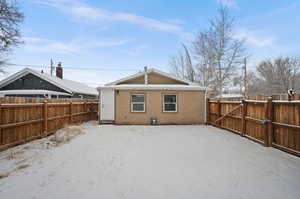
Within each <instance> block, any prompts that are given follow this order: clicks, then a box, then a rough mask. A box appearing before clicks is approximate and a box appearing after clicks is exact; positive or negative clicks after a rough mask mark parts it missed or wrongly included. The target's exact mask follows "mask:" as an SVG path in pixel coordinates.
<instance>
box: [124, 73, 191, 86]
mask: <svg viewBox="0 0 300 199" xmlns="http://www.w3.org/2000/svg"><path fill="white" fill-rule="evenodd" d="M144 83H145V78H144V75H142V76H140V77H137V78H134V79H130V80H127V81H124V82H121V83H119V84H144ZM148 84H183V85H187V84H186V83H183V82H181V81H177V80H174V79H171V78H168V77H165V76H162V75H160V74H157V73H154V72H151V73H149V74H148Z"/></svg>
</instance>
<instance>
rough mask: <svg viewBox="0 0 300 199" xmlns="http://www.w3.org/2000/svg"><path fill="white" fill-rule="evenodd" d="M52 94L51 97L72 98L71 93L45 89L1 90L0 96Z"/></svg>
mask: <svg viewBox="0 0 300 199" xmlns="http://www.w3.org/2000/svg"><path fill="white" fill-rule="evenodd" d="M18 92H21V93H18ZM3 93H4V94H37V93H38V94H50V95H67V96H72V95H71V94H70V93H64V92H59V91H51V90H44V89H17V90H1V91H0V94H3Z"/></svg>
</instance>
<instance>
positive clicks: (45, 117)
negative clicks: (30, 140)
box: [43, 100, 48, 135]
mask: <svg viewBox="0 0 300 199" xmlns="http://www.w3.org/2000/svg"><path fill="white" fill-rule="evenodd" d="M47 103H48V102H47V100H45V101H44V104H43V115H44V116H43V119H44V125H43V126H44V129H43V134H44V135H47V132H48V105H47Z"/></svg>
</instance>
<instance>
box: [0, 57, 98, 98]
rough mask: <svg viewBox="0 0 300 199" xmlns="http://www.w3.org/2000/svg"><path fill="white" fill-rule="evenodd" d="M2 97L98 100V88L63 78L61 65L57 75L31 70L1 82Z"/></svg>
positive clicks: (28, 69) (25, 69)
mask: <svg viewBox="0 0 300 199" xmlns="http://www.w3.org/2000/svg"><path fill="white" fill-rule="evenodd" d="M0 97H38V98H83V99H97V97H98V92H97V89H96V88H92V87H90V86H87V85H85V84H83V83H81V82H77V81H72V80H68V79H65V78H63V68H62V66H61V63H59V64H58V66H57V67H56V75H51V74H47V73H45V72H43V71H41V72H39V71H36V70H32V69H30V68H24V69H23V70H21V71H19V72H17V73H14V74H13V75H11V76H9V77H7V78H5V79H3V80H2V81H0Z"/></svg>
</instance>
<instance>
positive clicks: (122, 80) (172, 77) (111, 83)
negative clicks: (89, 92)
mask: <svg viewBox="0 0 300 199" xmlns="http://www.w3.org/2000/svg"><path fill="white" fill-rule="evenodd" d="M151 72H154V73H158V74H160V75H162V76H165V77H168V78H171V79H174V80H177V81H180V82H182V83H186V84H191V82H189V81H186V80H183V79H180V78H178V77H175V76H174V75H171V74H169V73H165V72H163V71H160V70H157V69H154V68H150V69H148V70H147V73H148V74H149V73H151ZM144 74H145V72H144V71H143V72H138V73H136V74H133V75H130V76H127V77H125V78H122V79H119V80H117V81H114V82H110V83H108V84H105V85H107V86H110V85H116V84H119V83H121V82H124V81H127V80H130V79H134V78H137V77H140V76H143V75H144Z"/></svg>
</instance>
